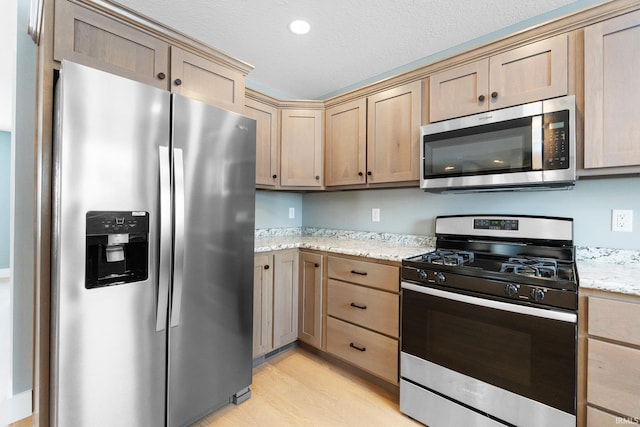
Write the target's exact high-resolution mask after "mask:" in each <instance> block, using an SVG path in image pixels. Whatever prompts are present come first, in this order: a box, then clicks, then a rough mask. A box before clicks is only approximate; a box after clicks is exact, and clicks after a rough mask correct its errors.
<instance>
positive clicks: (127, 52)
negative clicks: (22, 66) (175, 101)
mask: <svg viewBox="0 0 640 427" xmlns="http://www.w3.org/2000/svg"><path fill="white" fill-rule="evenodd" d="M133 25H136V26H135V27H134V26H133ZM154 34H155V33H154ZM194 52H195V50H194ZM53 55H54V59H55V60H58V61H61V60H63V59H68V60H71V61H74V62H77V63H80V64H84V65H88V66H90V67H93V68H97V69H100V70H103V71H106V72H108V73H111V74H115V75H119V76H122V77H126V78H129V79H132V80H136V81H139V82H142V83H146V84H149V85H152V86H156V87H159V88H161V89H166V90H170V91H172V92H174V93H177V94H181V95H184V96H187V97H189V98H192V99H196V100H199V101H202V102H205V103H207V104H211V105H216V106H219V107H222V108H225V109H227V110H231V111H235V112H238V113H242V112H243V111H244V85H245V78H244V76H245V74H246V72H243V71H241V70H240V69H238V68H234V67H233V66H226V65H225V64H224V62H223V60H222V59H220V58H216V57H214V56H212V55H211V56H210V57H207V55H204V54H203V55H202V56H201V55H196V54H195V53H192V52H188V51H186V50H184V49H181V48H179V47H176V46H173V45H171V44H170V43H169V42H167V41H165V40H163V39H161V38H159V37H154V35H152V33H151V32H150V31H145V30H144V27H143V25H142V24H141V23H138V22H136V23H135V24H133V23H132V24H131V25H129V24H127V23H125V20H124V19H122V20H119V19H117V18H116V17H111V16H107V15H104V14H102V13H98V12H96V11H94V10H91V9H90V7H89V6H86V7H85V6H83V5H79V4H75V3H71V2H68V1H65V0H58V1H56V3H55V34H54V52H53ZM169 57H171V60H169ZM239 62H240V61H237V60H235V63H239ZM245 65H246V64H245ZM247 67H250V66H247ZM246 71H248V69H247V70H246Z"/></svg>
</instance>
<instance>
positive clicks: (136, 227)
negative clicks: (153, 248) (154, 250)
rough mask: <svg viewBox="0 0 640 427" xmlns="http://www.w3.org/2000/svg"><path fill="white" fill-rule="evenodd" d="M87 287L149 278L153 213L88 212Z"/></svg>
mask: <svg viewBox="0 0 640 427" xmlns="http://www.w3.org/2000/svg"><path fill="white" fill-rule="evenodd" d="M86 219H87V224H86V242H87V243H86V244H87V247H86V277H85V288H87V289H92V288H99V287H103V286H111V285H119V284H123V283H130V282H139V281H142V280H146V279H147V277H149V213H148V212H135V211H134V212H130V211H128V212H123V211H90V212H87V218H86Z"/></svg>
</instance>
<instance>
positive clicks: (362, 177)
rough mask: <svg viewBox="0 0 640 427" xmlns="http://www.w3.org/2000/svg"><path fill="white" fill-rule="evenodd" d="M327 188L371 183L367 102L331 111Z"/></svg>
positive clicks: (355, 102)
mask: <svg viewBox="0 0 640 427" xmlns="http://www.w3.org/2000/svg"><path fill="white" fill-rule="evenodd" d="M326 117H327V119H326V120H327V123H326V139H325V153H326V156H325V185H326V186H327V187H329V186H337V185H357V184H364V183H366V182H367V176H366V171H367V100H366V98H360V99H356V100H353V101H350V102H347V103H345V104H341V105H338V106H335V107H330V108H327V110H326Z"/></svg>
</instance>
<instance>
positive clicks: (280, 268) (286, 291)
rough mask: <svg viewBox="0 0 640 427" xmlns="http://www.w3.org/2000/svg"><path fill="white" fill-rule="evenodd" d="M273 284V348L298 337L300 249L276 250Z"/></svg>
mask: <svg viewBox="0 0 640 427" xmlns="http://www.w3.org/2000/svg"><path fill="white" fill-rule="evenodd" d="M274 267H275V268H274V274H275V281H274V285H273V348H278V347H282V346H283V345H286V344H289V343H291V342H294V341H295V340H296V339H297V338H298V251H297V250H294V251H282V252H276V253H275V255H274Z"/></svg>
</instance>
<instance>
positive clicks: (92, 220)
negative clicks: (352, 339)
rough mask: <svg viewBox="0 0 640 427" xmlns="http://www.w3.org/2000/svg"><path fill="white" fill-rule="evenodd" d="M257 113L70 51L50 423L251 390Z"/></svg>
mask: <svg viewBox="0 0 640 427" xmlns="http://www.w3.org/2000/svg"><path fill="white" fill-rule="evenodd" d="M255 135H256V125H255V121H253V120H251V119H248V118H246V117H242V116H240V115H237V114H235V113H231V112H228V111H224V110H221V109H219V108H216V107H213V106H210V105H207V104H203V103H200V102H197V101H193V100H190V99H187V98H184V97H181V96H178V95H174V94H171V93H169V92H167V91H163V90H160V89H157V88H153V87H150V86H146V85H144V84H141V83H138V82H134V81H131V80H127V79H124V78H120V77H116V76H113V75H111V74H108V73H105V72H102V71H98V70H95V69H92V68H89V67H85V66H82V65H78V64H74V63H71V62H67V61H63V63H62V67H61V71H60V75H59V80H58V82H57V85H56V103H55V135H54V153H53V157H54V158H53V175H54V176H53V183H54V188H53V205H54V206H53V227H52V229H53V236H52V245H53V247H52V310H51V312H52V327H51V331H52V333H51V339H52V341H51V342H52V346H51V357H52V358H51V422H52V425H54V426H64V427H67V426H109V427H113V426H164V425H169V426H181V425H188V424H190V423H192V422H194V421H196V420H198V419H200V418H202V417H203V416H205V415H207V414H208V413H210V412H212V411H214V410H216V409H218V408H219V407H221V406H224V405H225V404H227V403H229V402H232V401H242V400H244V399H246V398H247V397H248V396H249V395H250V391H249V386H250V384H251V367H252V366H251V365H252V359H251V350H252V345H251V340H252V324H253V322H252V303H253V284H252V280H253V273H252V270H253V248H254V206H255V190H254V188H255V137H256V136H255Z"/></svg>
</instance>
